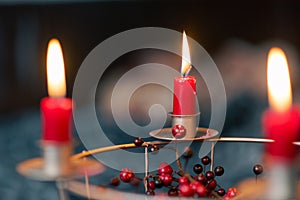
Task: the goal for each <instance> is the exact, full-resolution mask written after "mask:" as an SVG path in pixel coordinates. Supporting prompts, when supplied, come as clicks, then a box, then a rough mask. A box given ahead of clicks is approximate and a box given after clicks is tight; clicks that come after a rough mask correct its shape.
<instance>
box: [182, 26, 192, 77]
mask: <svg viewBox="0 0 300 200" xmlns="http://www.w3.org/2000/svg"><path fill="white" fill-rule="evenodd" d="M191 68H192V66H191V57H190V49H189V44H188V41H187V37H186V34H185V31H183V36H182V62H181V75H182V76H187V75H188V73H189V72H190V70H191Z"/></svg>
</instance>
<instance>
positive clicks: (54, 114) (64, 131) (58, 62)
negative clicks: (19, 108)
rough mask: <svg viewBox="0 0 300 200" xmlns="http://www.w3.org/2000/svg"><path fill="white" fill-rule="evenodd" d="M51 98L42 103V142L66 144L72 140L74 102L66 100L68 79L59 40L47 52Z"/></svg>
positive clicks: (52, 41) (55, 40) (44, 99)
mask: <svg viewBox="0 0 300 200" xmlns="http://www.w3.org/2000/svg"><path fill="white" fill-rule="evenodd" d="M47 85H48V94H49V97H46V98H43V99H42V101H41V114H42V133H43V134H42V141H47V142H55V143H66V142H69V141H70V140H71V132H72V125H71V124H72V123H71V119H72V104H73V103H72V100H71V99H69V98H66V97H65V96H66V79H65V68H64V60H63V53H62V48H61V45H60V43H59V41H58V40H57V39H52V40H51V41H50V42H49V46H48V51H47Z"/></svg>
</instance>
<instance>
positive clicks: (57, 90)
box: [47, 39, 66, 97]
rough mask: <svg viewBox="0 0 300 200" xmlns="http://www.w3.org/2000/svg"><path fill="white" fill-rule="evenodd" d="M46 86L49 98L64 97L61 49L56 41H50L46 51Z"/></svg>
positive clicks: (63, 69)
mask: <svg viewBox="0 0 300 200" xmlns="http://www.w3.org/2000/svg"><path fill="white" fill-rule="evenodd" d="M47 84H48V94H49V96H50V97H64V96H66V77H65V66H64V59H63V53H62V48H61V45H60V43H59V41H58V40H57V39H51V40H50V42H49V44H48V51H47Z"/></svg>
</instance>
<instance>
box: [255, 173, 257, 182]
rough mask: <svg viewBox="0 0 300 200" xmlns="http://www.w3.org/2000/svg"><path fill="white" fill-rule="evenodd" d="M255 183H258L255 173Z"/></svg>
mask: <svg viewBox="0 0 300 200" xmlns="http://www.w3.org/2000/svg"><path fill="white" fill-rule="evenodd" d="M255 183H256V184H257V175H255Z"/></svg>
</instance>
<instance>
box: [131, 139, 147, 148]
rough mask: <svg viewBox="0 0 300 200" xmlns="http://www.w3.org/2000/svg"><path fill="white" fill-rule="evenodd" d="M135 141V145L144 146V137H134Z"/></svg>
mask: <svg viewBox="0 0 300 200" xmlns="http://www.w3.org/2000/svg"><path fill="white" fill-rule="evenodd" d="M133 143H134V144H135V146H137V147H140V146H142V144H143V143H144V141H143V139H142V138H140V137H138V138H135V139H134V142H133Z"/></svg>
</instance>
